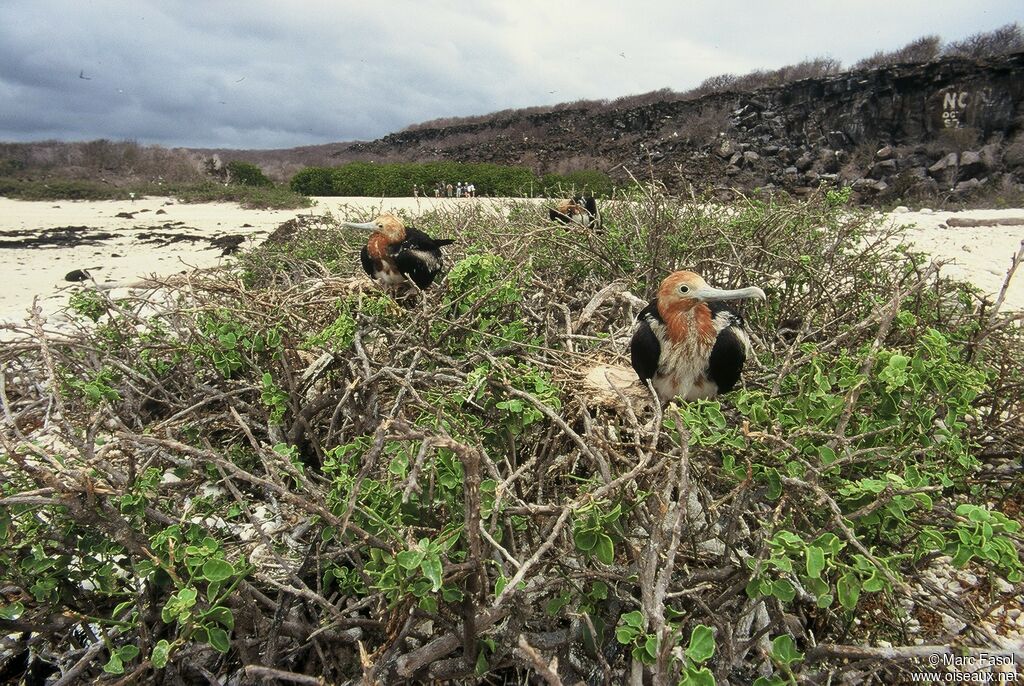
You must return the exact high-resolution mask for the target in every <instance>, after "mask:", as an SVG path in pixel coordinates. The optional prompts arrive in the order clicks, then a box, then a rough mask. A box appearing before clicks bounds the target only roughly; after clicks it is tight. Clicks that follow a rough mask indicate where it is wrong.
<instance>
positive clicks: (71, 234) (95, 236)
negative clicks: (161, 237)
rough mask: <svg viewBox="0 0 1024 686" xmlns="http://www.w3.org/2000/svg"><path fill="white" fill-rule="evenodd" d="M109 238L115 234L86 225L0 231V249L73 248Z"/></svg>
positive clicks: (96, 243)
mask: <svg viewBox="0 0 1024 686" xmlns="http://www.w3.org/2000/svg"><path fill="white" fill-rule="evenodd" d="M111 238H116V235H115V234H112V233H109V232H106V231H98V230H96V229H93V228H90V227H88V226H62V227H59V228H56V229H43V230H41V231H35V230H28V229H26V230H14V231H0V249H3V248H12V249H21V248H74V247H76V246H79V245H100V244H101V243H102V242H103V241H106V240H109V239H111Z"/></svg>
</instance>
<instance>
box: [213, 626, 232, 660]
mask: <svg viewBox="0 0 1024 686" xmlns="http://www.w3.org/2000/svg"><path fill="white" fill-rule="evenodd" d="M209 632H210V645H211V646H213V649H214V650H216V651H217V652H218V653H221V654H223V653H226V652H228V649H229V648H230V647H231V641H230V640H228V632H226V631H224V629H221V628H220V627H210V629H209Z"/></svg>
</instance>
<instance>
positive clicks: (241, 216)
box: [0, 197, 1024, 325]
mask: <svg viewBox="0 0 1024 686" xmlns="http://www.w3.org/2000/svg"><path fill="white" fill-rule="evenodd" d="M315 202H316V204H315V205H314V206H313V207H311V208H304V209H298V210H249V209H243V208H241V207H239V206H238V205H237V204H235V203H202V204H182V203H177V202H175V201H173V200H168V199H167V198H163V197H146V198H138V199H136V200H135V201H133V202H131V201H67V200H64V201H56V202H27V201H21V200H10V199H7V198H0V260H2V263H3V277H2V284H3V287H2V289H0V323H3V322H10V323H14V324H18V325H23V324H24V323H25V319H26V317H27V314H28V309H29V308H30V307H31V305H32V302H33V299H34V298H36V297H38V298H39V303H40V306H41V308H42V310H43V314H44V316H46V317H47V319H48V322H49V324H50V325H59V324H60V322H61V321H62V320H64V319H65V317H64V315H63V314H62V313H61V311H62V310H63V309H64V308H65V307H66V306H67V301H68V296H69V295H70V294H71V293H72V292H74V291H75V290H77V289H79V288H81V286H82V284H80V283H72V282H68V281H66V280H65V275H67V274H68V273H69V272H72V271H74V270H81V269H85V270H88V271H89V274H90V277H91V279H92V281H86V282H84V283H85V284H88V285H92V282H93V281H94V282H95V284H96V285H97V286H99V287H101V288H116V287H124V286H126V285H129V284H132V283H137V282H139V281H140V280H141V279H144V278H146V277H150V276H157V277H161V276H170V275H172V274H175V273H178V272H182V271H187V270H190V269H195V268H205V267H212V266H216V265H218V264H222V263H223V262H225V261H226V260H229V259H230V257H227V256H225V255H223V252H224V251H223V248H222V247H215V246H213V245H211V243H210V241H211V240H212V239H216V238H223V237H225V236H240V237H244V242H243V243H242V247H243V248H245V247H250V246H253V245H257V244H258V243H259V242H261V241H262V240H264V239H265V238H266V237H267V236H268V235H269V234H270V233H271V232H272V231H273V230H274V229H275V228H277V227H278V226H279V225H280V224H281V223H283V222H285V221H287V220H288V219H291V218H293V217H295V216H297V215H300V214H316V215H320V214H324V213H325V212H330V213H331V214H333V215H334V216H335V217H338V218H343V219H356V220H359V221H365V220H366V219H369V218H370V217H372V216H373V215H374V214H376V213H379V212H381V211H405V212H407V213H409V214H410V215H412V216H416V215H418V214H421V213H423V212H427V211H430V210H432V209H435V208H446V207H454V206H456V205H459V204H464V203H485V202H491V201H490V200H488V199H484V198H480V199H469V198H457V199H456V198H452V199H448V198H442V199H435V198H386V199H383V200H382V199H380V198H316V199H315ZM122 213H128V214H130V215H132V216H131V217H124V216H122V217H119V216H118V215H119V214H122ZM951 218H958V219H963V218H968V219H980V220H982V221H987V220H997V219H1002V220H1007V219H1014V218H1019V219H1020V220H1021V221H1020V223H1018V224H1016V225H992V226H977V227H950V226H948V224H947V222H948V221H949V220H950V219H951ZM887 220H891V221H893V222H895V223H896V224H897V225H898V226H905V228H904V229H903V238H904V239H905V240H907V241H908V242H911V243H913V244H914V245H915V246H916V247H918V248H919V249H921V250H923V251H925V252H928V253H930V254H932V255H933V256H935V257H937V258H941V259H943V260H946V261H948V264H947V265H946V266H945V267H944V268H943V272H944V273H945V274H948V275H950V276H953V277H957V278H962V279H964V280H968V281H971V282H973V283H974V284H976V285H977V286H978V287H979V288H981V289H982V291H984V292H985V293H987V294H990V295H992V296H994V295H995V294H996V293H998V291H999V289H1000V287H1001V286H1002V283H1003V279H1004V278H1005V275H1006V270H1007V269H1008V268H1009V266H1010V262H1011V259H1012V257H1013V255H1014V253H1015V252H1016V250H1017V249H1018V248H1019V247H1020V245H1021V241H1022V240H1024V209H1009V210H970V211H963V212H945V211H941V212H940V211H937V212H931V211H929V210H921V211H916V212H912V211H909V210H902V209H901V210H897V211H896V212H894V213H892V214H890V215H888V216H887ZM61 227H81V228H77V229H74V230H68V231H64V232H61V233H60V234H59V235H55V234H54V232H53V231H52V230H53V229H57V228H61ZM48 230H49V231H48ZM103 234H107V236H106V237H105V238H104V237H103ZM47 235H50V236H54V237H55V238H60V239H62V240H64V241H65V242H64V243H63V244H58V245H55V246H50V247H38V246H37V247H27V246H21V247H14V246H17V245H20V243H23V242H24V241H25V240H26V239H28V240H31V239H33V238H35V239H38V238H39V237H40V236H47ZM91 239H95V240H91ZM67 241H71V243H77V244H74V245H70V244H68V243H67ZM175 241H176V242H175ZM1004 309H1008V310H1018V311H1019V310H1024V267H1022V268H1021V270H1020V273H1019V274H1018V275H1017V277H1016V279H1015V280H1014V282H1013V283H1012V285H1011V288H1010V290H1009V292H1008V294H1007V298H1006V302H1005V304H1004Z"/></svg>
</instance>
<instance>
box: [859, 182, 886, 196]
mask: <svg viewBox="0 0 1024 686" xmlns="http://www.w3.org/2000/svg"><path fill="white" fill-rule="evenodd" d="M888 187H889V184H887V183H886V182H885V181H881V180H876V179H857V180H856V181H854V182H853V190H855V191H857V192H858V193H869V194H873V193H881V192H883V191H884V190H886V189H887V188H888Z"/></svg>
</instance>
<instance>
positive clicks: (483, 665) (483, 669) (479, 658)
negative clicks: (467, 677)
mask: <svg viewBox="0 0 1024 686" xmlns="http://www.w3.org/2000/svg"><path fill="white" fill-rule="evenodd" d="M489 668H490V664H489V663H488V662H487V656H486V655H484V651H482V650H478V651H477V653H476V666H475V667H474V668H473V669H474V671H475V672H476V675H477V676H483V675H484V674H486V673H487V670H488V669H489Z"/></svg>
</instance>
